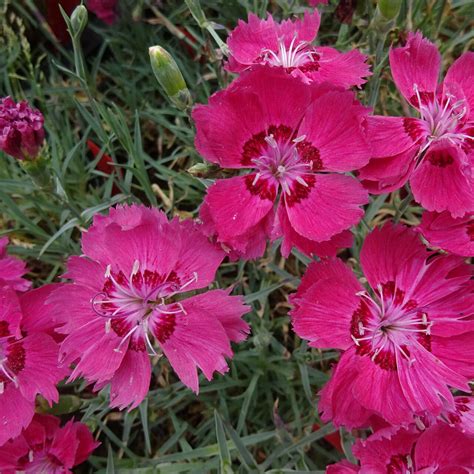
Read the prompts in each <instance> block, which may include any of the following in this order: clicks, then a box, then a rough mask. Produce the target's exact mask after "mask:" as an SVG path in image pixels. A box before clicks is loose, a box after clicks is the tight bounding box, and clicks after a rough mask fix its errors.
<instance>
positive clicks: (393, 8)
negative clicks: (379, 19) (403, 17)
mask: <svg viewBox="0 0 474 474" xmlns="http://www.w3.org/2000/svg"><path fill="white" fill-rule="evenodd" d="M401 5H402V0H379V1H378V7H379V11H380V13H381V14H382V16H383V17H384V18H385V19H386V20H395V19H396V18H397V16H398V14H399V12H400V7H401Z"/></svg>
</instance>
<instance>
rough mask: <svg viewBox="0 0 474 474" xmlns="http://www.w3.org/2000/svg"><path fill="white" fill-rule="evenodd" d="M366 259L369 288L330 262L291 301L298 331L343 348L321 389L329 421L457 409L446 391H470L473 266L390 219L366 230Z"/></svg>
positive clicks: (356, 422)
mask: <svg viewBox="0 0 474 474" xmlns="http://www.w3.org/2000/svg"><path fill="white" fill-rule="evenodd" d="M360 259H361V266H362V270H363V272H364V274H365V277H366V278H367V281H368V284H369V285H370V290H369V291H367V290H366V289H365V288H364V287H363V286H362V285H361V283H360V282H359V281H358V280H357V278H356V277H355V275H354V274H353V272H352V271H351V270H350V269H349V268H348V267H347V266H346V265H345V264H344V263H343V262H342V261H341V260H338V259H331V260H327V261H322V262H318V263H312V264H311V265H310V266H309V267H308V270H307V272H306V274H305V276H304V277H303V279H302V282H301V285H300V287H299V288H298V291H297V293H296V295H295V296H294V297H293V299H292V301H293V304H294V305H295V308H294V309H293V310H292V312H291V315H292V321H293V326H294V329H295V332H296V333H297V334H298V335H299V336H300V337H302V338H304V339H308V340H309V341H310V345H311V346H312V347H318V348H336V349H340V350H342V351H343V353H342V356H341V359H340V361H339V362H338V364H337V365H336V367H335V369H334V370H333V374H332V378H331V379H330V381H329V382H328V384H327V385H326V386H325V387H324V388H323V390H322V392H321V400H320V403H319V409H320V411H321V412H322V419H323V420H325V421H328V420H332V421H333V422H334V424H335V425H336V426H340V425H344V426H346V427H348V428H349V429H351V428H354V427H364V426H369V425H370V424H371V418H373V417H374V416H379V417H381V418H383V419H384V420H386V421H387V422H388V423H390V424H393V425H398V424H402V423H410V422H413V421H414V419H415V416H420V415H425V414H430V415H432V416H434V417H438V416H439V415H441V413H445V412H448V411H454V410H455V409H456V406H455V399H454V398H453V395H452V394H451V392H450V390H449V387H452V388H455V389H458V390H462V391H464V392H469V386H468V382H469V378H471V377H472V376H473V374H474V369H473V367H474V366H473V361H474V351H473V350H472V348H473V347H474V320H473V318H472V315H473V307H474V305H473V303H474V293H473V281H472V280H471V278H472V268H471V266H470V265H468V264H466V263H465V262H464V260H463V259H462V258H461V257H456V256H451V255H436V254H434V253H432V252H428V251H427V249H426V248H425V247H424V245H423V244H422V243H421V241H420V239H419V236H418V234H417V233H416V231H415V230H413V229H409V228H406V227H405V226H402V225H393V224H386V225H384V226H383V227H382V228H381V229H376V230H374V231H372V232H371V233H370V234H369V235H368V236H367V238H366V240H365V242H364V244H363V247H362V251H361V256H360Z"/></svg>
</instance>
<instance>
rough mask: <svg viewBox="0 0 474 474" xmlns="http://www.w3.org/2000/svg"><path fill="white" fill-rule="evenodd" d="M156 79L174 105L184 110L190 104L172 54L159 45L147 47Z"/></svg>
mask: <svg viewBox="0 0 474 474" xmlns="http://www.w3.org/2000/svg"><path fill="white" fill-rule="evenodd" d="M149 53H150V62H151V67H152V69H153V72H154V73H155V77H156V80H157V81H158V82H159V84H160V86H161V87H162V89H163V91H164V92H165V94H166V96H167V97H168V99H169V100H170V101H171V102H172V103H173V105H174V106H175V107H177V108H178V109H180V110H184V109H186V108H187V107H189V106H190V105H191V94H190V93H189V89H188V88H187V86H186V82H185V80H184V78H183V75H182V74H181V71H180V69H179V67H178V65H177V64H176V61H175V60H174V59H173V56H171V54H169V53H168V51H166V50H165V49H164V48H162V47H161V46H152V47H151V48H150V49H149Z"/></svg>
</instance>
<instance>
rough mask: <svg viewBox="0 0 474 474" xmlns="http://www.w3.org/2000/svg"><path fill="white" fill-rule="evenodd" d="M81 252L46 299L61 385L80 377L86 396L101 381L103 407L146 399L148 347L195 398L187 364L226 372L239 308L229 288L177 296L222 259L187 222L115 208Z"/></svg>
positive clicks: (202, 284)
mask: <svg viewBox="0 0 474 474" xmlns="http://www.w3.org/2000/svg"><path fill="white" fill-rule="evenodd" d="M82 249H83V252H84V256H82V257H71V258H70V259H69V262H68V270H67V273H66V275H65V276H66V277H67V278H69V279H71V280H72V283H71V284H65V285H63V286H61V287H59V288H58V289H57V290H56V291H55V292H54V293H53V294H52V296H51V297H50V299H49V302H51V303H52V304H53V305H54V306H55V308H56V309H55V310H54V311H53V313H54V314H56V315H57V317H58V318H60V317H61V314H62V315H63V321H64V326H63V327H62V328H61V329H60V331H61V332H63V333H65V334H67V337H66V339H65V340H64V342H63V343H62V345H61V349H60V352H61V357H62V362H63V363H64V364H66V365H69V364H73V363H74V364H75V367H74V370H73V372H72V374H71V380H73V379H75V378H77V377H79V376H83V377H84V378H85V379H86V380H87V381H88V382H90V383H95V386H94V389H95V390H99V389H101V388H103V387H105V386H106V385H108V384H110V393H111V406H113V407H120V408H125V407H127V406H130V407H131V408H133V407H136V406H137V405H138V404H139V403H140V402H141V401H142V400H143V398H144V397H145V396H146V394H147V392H148V389H149V385H150V377H151V363H150V360H149V354H151V355H157V354H158V352H157V350H158V348H157V345H158V346H159V349H160V350H161V351H162V352H163V354H164V355H165V356H166V357H167V358H168V360H169V362H170V364H171V366H172V367H173V369H174V370H175V371H176V373H177V374H178V376H179V378H180V379H181V381H182V382H183V383H184V384H185V385H187V386H188V387H190V388H191V389H193V390H194V391H195V392H197V391H198V389H199V385H198V376H197V370H196V369H197V367H199V368H200V369H201V370H202V371H203V373H204V375H205V376H206V377H207V379H209V380H210V379H211V378H212V376H213V373H214V372H215V371H217V372H221V373H223V372H226V371H227V370H228V366H227V363H226V360H225V357H232V349H231V346H230V342H231V341H242V340H243V339H245V337H246V334H247V332H248V325H247V323H246V322H245V321H243V320H242V319H241V317H242V315H243V314H245V313H246V312H248V309H249V308H248V306H246V305H244V304H243V298H242V297H241V296H230V295H229V290H211V291H207V292H205V293H201V294H197V295H194V296H189V295H187V293H188V292H191V291H195V290H198V289H204V288H206V287H208V286H209V285H210V284H211V283H212V282H213V280H214V276H215V273H216V270H217V268H218V266H219V265H220V263H221V261H222V259H223V258H224V253H223V252H222V251H220V250H218V249H217V248H216V247H215V246H214V245H213V244H211V243H210V242H209V241H208V240H207V238H206V237H205V236H204V235H203V234H202V233H201V232H200V230H199V229H198V228H197V226H196V225H195V224H194V223H192V222H190V221H182V222H180V221H179V220H178V219H177V218H175V219H173V220H172V221H168V219H167V217H166V216H165V214H163V213H162V212H161V211H158V210H157V209H149V208H147V207H145V206H138V205H132V206H119V207H117V208H115V209H114V208H112V209H111V210H110V213H109V215H108V216H105V217H104V216H96V217H95V219H94V224H93V225H92V227H91V228H90V229H89V230H88V231H87V232H86V233H85V234H84V235H83V237H82ZM186 296H187V297H186Z"/></svg>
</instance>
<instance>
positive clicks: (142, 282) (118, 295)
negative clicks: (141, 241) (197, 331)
mask: <svg viewBox="0 0 474 474" xmlns="http://www.w3.org/2000/svg"><path fill="white" fill-rule="evenodd" d="M105 277H106V279H105V282H104V286H103V288H102V291H101V292H100V293H99V294H97V295H96V296H95V297H94V298H93V300H92V305H93V308H94V311H95V312H96V313H97V314H98V315H99V316H101V317H104V318H105V319H106V322H105V330H106V331H107V332H108V331H110V330H113V331H114V332H115V334H117V336H119V337H120V338H121V341H120V344H119V346H118V347H117V349H116V350H121V348H122V346H124V345H128V348H129V349H132V350H136V351H145V350H146V348H147V347H148V348H149V349H150V350H151V352H152V353H154V354H155V353H156V352H155V350H154V348H153V344H152V342H151V340H150V337H149V334H151V335H152V336H154V337H155V339H156V340H157V341H158V342H159V343H164V342H166V341H167V340H168V339H169V338H170V337H171V335H172V334H173V332H174V329H175V326H176V317H177V315H178V314H182V315H186V311H185V309H184V307H183V305H182V304H181V303H179V302H177V301H174V296H175V295H176V294H178V293H181V292H184V291H187V290H186V288H187V287H189V286H190V285H191V284H192V283H194V282H196V281H197V278H198V276H197V274H193V275H192V276H191V277H190V278H189V279H187V280H186V281H184V282H182V281H181V280H180V279H179V278H178V276H177V275H176V273H174V272H171V273H170V274H169V275H166V276H163V275H161V274H159V273H158V272H157V271H153V270H148V269H146V268H145V269H143V270H141V265H140V263H139V262H138V261H136V262H135V264H134V266H133V268H132V271H131V273H130V275H129V276H126V274H125V273H124V272H123V271H121V270H119V271H117V272H113V271H112V270H111V268H110V266H109V267H108V268H107V271H106V274H105Z"/></svg>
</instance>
